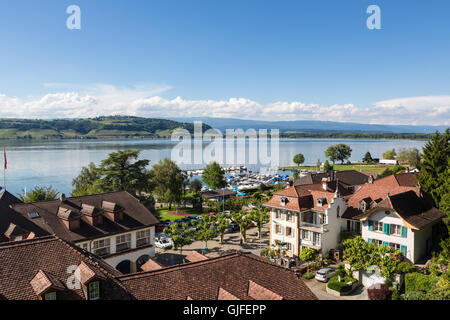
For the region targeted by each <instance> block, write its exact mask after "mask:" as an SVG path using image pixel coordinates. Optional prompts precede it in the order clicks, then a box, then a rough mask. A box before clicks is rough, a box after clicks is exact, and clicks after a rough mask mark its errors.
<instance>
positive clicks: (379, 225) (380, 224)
mask: <svg viewBox="0 0 450 320" xmlns="http://www.w3.org/2000/svg"><path fill="white" fill-rule="evenodd" d="M373 231H381V232H383V222H379V221H374V222H373Z"/></svg>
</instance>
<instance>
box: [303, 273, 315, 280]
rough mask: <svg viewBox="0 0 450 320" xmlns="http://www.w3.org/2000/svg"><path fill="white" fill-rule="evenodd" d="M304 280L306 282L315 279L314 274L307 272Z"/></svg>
mask: <svg viewBox="0 0 450 320" xmlns="http://www.w3.org/2000/svg"><path fill="white" fill-rule="evenodd" d="M303 278H305V279H306V280H310V279H312V278H314V273H312V272H306V273H304V274H303Z"/></svg>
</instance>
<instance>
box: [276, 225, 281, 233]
mask: <svg viewBox="0 0 450 320" xmlns="http://www.w3.org/2000/svg"><path fill="white" fill-rule="evenodd" d="M281 232H282V231H281V226H280V225H279V224H276V225H275V233H276V234H281Z"/></svg>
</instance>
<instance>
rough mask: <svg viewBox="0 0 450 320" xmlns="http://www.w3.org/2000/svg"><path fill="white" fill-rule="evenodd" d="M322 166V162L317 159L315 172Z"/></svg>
mask: <svg viewBox="0 0 450 320" xmlns="http://www.w3.org/2000/svg"><path fill="white" fill-rule="evenodd" d="M321 166H322V161H320V159H317V163H316V170H317V171H320V167H321Z"/></svg>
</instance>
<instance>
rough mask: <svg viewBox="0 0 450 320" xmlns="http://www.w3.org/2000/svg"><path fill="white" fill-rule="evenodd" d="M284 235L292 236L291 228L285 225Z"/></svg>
mask: <svg viewBox="0 0 450 320" xmlns="http://www.w3.org/2000/svg"><path fill="white" fill-rule="evenodd" d="M286 235H287V236H288V237H292V236H294V234H293V233H292V228H290V227H286Z"/></svg>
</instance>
